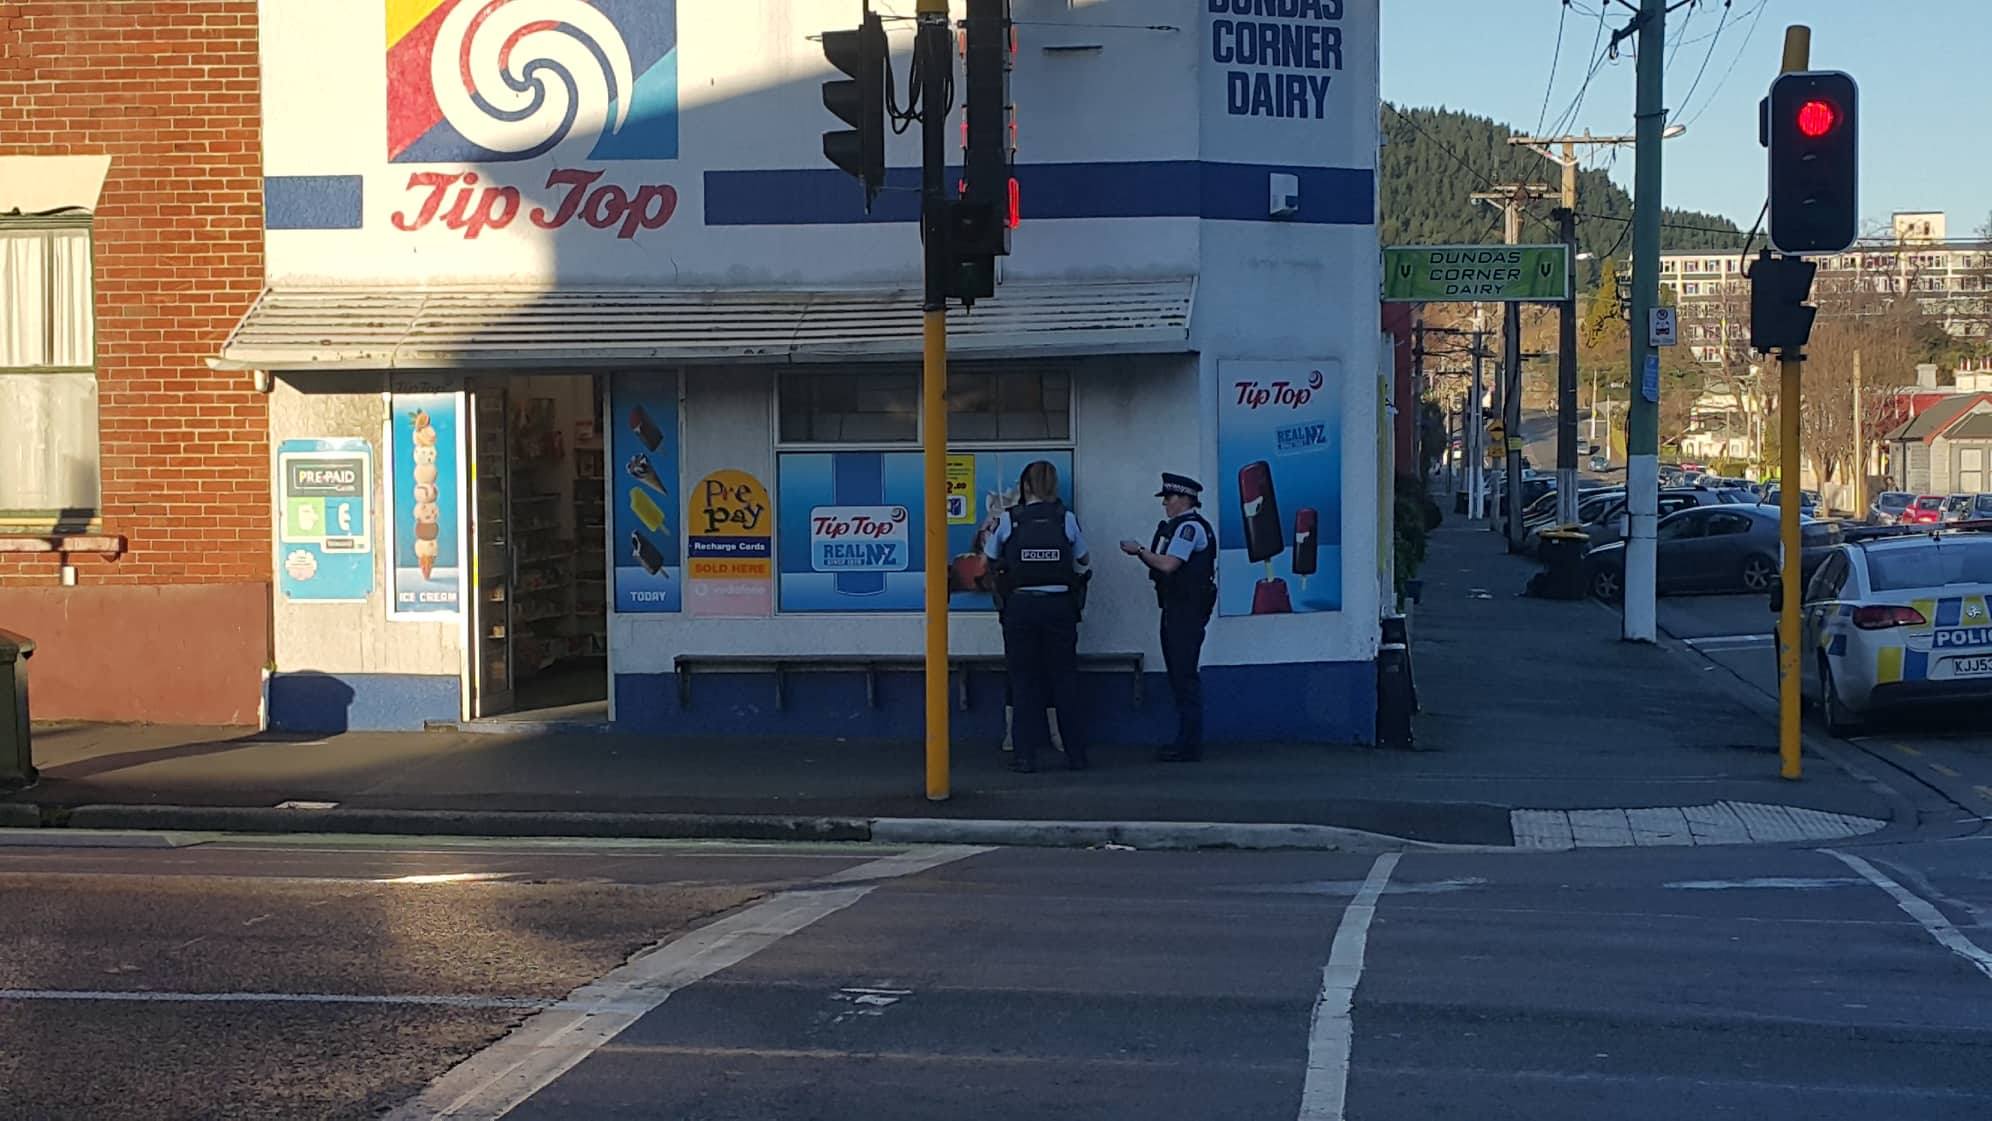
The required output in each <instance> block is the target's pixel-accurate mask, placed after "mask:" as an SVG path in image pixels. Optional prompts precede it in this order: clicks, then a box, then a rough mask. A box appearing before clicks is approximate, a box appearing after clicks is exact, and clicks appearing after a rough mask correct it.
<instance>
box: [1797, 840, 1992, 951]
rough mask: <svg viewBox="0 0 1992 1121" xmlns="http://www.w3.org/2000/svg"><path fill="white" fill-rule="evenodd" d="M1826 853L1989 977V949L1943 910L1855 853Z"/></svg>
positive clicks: (1940, 942)
mask: <svg viewBox="0 0 1992 1121" xmlns="http://www.w3.org/2000/svg"><path fill="white" fill-rule="evenodd" d="M1821 851H1822V852H1824V853H1825V854H1826V855H1828V856H1830V857H1832V858H1834V859H1835V860H1838V861H1839V862H1840V863H1842V864H1844V865H1846V866H1847V867H1849V868H1852V869H1853V870H1854V871H1856V872H1859V873H1860V874H1861V875H1862V876H1864V877H1866V878H1867V881H1868V882H1869V883H1871V884H1873V885H1874V886H1876V887H1878V888H1880V889H1881V890H1883V891H1885V892H1887V893H1888V894H1889V895H1890V896H1891V897H1893V898H1894V900H1895V905H1896V906H1898V907H1900V908H1902V910H1903V912H1904V913H1906V914H1907V915H1908V916H1909V917H1910V918H1912V919H1915V920H1916V921H1917V922H1919V923H1921V924H1923V929H1924V930H1927V931H1929V932H1930V937H1932V938H1934V939H1936V940H1937V943H1938V944H1939V945H1941V946H1943V947H1944V948H1945V949H1947V950H1949V951H1950V952H1952V953H1954V954H1956V955H1957V956H1959V957H1961V958H1963V959H1964V960H1966V961H1968V962H1970V963H1971V964H1973V965H1975V966H1977V967H1978V971H1979V972H1980V973H1983V974H1985V976H1987V977H1992V953H1987V952H1985V950H1984V949H1983V948H1981V947H1980V946H1979V945H1978V943H1976V942H1973V941H1972V940H1971V939H1969V938H1966V937H1965V936H1964V932H1963V931H1961V930H1959V929H1958V928H1957V927H1956V926H1954V925H1952V924H1951V921H1950V920H1949V919H1947V918H1945V917H1944V915H1943V912H1942V911H1939V910H1937V908H1936V907H1935V905H1933V904H1932V903H1931V902H1930V901H1929V900H1927V899H1924V898H1923V897H1922V896H1920V895H1917V894H1915V893H1914V892H1912V891H1910V890H1909V889H1908V888H1906V887H1903V886H1902V885H1901V884H1898V883H1896V882H1895V881H1894V880H1892V879H1889V878H1888V874H1887V873H1885V872H1883V871H1882V870H1881V869H1879V868H1876V867H1875V866H1874V865H1872V864H1869V863H1868V862H1867V861H1865V860H1862V859H1861V858H1860V857H1858V856H1851V855H1849V854H1847V853H1844V852H1835V851H1834V850H1832V849H1822V850H1821Z"/></svg>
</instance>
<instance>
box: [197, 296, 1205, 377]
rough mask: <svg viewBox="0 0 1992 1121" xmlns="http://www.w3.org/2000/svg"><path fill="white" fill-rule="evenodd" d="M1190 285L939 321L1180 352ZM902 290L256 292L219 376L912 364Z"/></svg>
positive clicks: (976, 350) (966, 339)
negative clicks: (744, 364) (727, 364)
mask: <svg viewBox="0 0 1992 1121" xmlns="http://www.w3.org/2000/svg"><path fill="white" fill-rule="evenodd" d="M1195 294H1196V281H1195V279H1194V278H1192V277H1180V278H1172V279H1162V280H1115V281H1097V282H1092V283H1068V284H1006V285H1004V286H1003V287H1002V288H1000V289H999V290H998V292H997V295H996V298H994V299H991V300H983V301H981V302H979V303H977V304H976V306H975V310H974V311H972V312H970V313H967V314H963V313H962V312H960V311H959V310H956V311H954V312H952V313H951V314H950V315H949V316H948V346H949V349H950V351H951V353H953V354H956V355H960V356H961V357H964V358H991V359H996V358H1035V357H1068V356H1084V355H1094V354H1180V353H1185V352H1187V351H1188V350H1189V349H1190V310H1191V305H1192V303H1193V302H1194V300H1195ZM920 345H921V316H920V293H919V292H918V291H915V290H912V289H896V290H885V289H872V290H845V291H763V292H749V291H737V290H727V291H714V292H695V291H678V290H667V289H654V288H653V289H597V290H576V289H566V290H563V291H557V292H542V291H524V290H494V289H484V288H453V289H423V290H419V291H417V290H408V289H397V288H352V287H340V288H286V287H277V288H270V289H266V290H265V291H264V292H263V294H262V295H261V296H260V297H258V298H257V300H256V303H255V306H253V307H251V308H250V309H249V312H248V314H246V315H244V316H243V317H242V322H241V323H239V324H237V325H236V328H235V330H234V332H233V333H232V334H230V335H229V337H228V341H227V342H226V343H224V344H223V345H222V349H221V356H220V358H219V359H216V360H214V361H212V362H211V363H210V364H211V365H213V366H214V367H215V368H216V369H223V370H307V369H309V370H359V369H365V370H416V369H420V370H437V369H476V370H529V371H545V370H552V369H600V368H620V367H629V366H651V365H659V364H671V363H716V362H755V363H812V362H865V361H901V360H908V359H917V358H918V357H919V355H920Z"/></svg>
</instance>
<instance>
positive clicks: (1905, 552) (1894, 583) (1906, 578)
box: [1868, 541, 1992, 592]
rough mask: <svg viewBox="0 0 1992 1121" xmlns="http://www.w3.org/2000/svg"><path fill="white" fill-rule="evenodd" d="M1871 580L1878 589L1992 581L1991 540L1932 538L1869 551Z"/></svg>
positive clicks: (1932, 586) (1933, 586)
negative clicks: (1933, 539)
mask: <svg viewBox="0 0 1992 1121" xmlns="http://www.w3.org/2000/svg"><path fill="white" fill-rule="evenodd" d="M1868 582H1869V583H1870V584H1872V585H1873V586H1874V590H1875V591H1877V592H1892V591H1900V590H1901V589H1903V588H1935V587H1941V586H1943V585H1946V584H1992V541H1941V542H1938V541H1932V542H1930V543H1929V544H1927V545H1918V546H1914V547H1900V546H1898V547H1896V548H1893V549H1876V550H1873V551H1872V552H1870V553H1868Z"/></svg>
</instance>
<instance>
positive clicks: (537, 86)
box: [384, 0, 678, 240]
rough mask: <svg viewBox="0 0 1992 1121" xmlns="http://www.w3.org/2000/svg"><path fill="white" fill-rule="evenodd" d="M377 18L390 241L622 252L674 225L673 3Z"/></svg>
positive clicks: (650, 0) (583, 1)
mask: <svg viewBox="0 0 1992 1121" xmlns="http://www.w3.org/2000/svg"><path fill="white" fill-rule="evenodd" d="M384 2H385V4H386V11H387V120H386V122H385V124H386V142H387V145H386V146H387V152H386V155H387V165H388V167H389V168H390V169H391V170H393V171H394V172H395V173H396V174H397V175H398V176H401V178H402V179H403V180H404V181H402V182H397V183H394V184H393V186H395V187H397V188H399V190H400V192H401V194H400V197H399V199H398V204H397V206H396V207H395V209H394V211H393V212H392V214H391V216H390V219H389V220H390V224H391V225H392V226H393V228H394V229H396V230H399V231H401V232H402V233H404V234H418V233H419V234H426V235H428V236H436V235H438V234H442V235H445V236H450V235H453V236H455V237H460V238H463V239H465V240H476V239H477V238H478V237H479V236H481V235H483V234H484V233H486V232H487V231H496V230H504V229H507V228H509V227H511V226H513V225H514V224H519V225H529V226H531V227H533V228H536V229H540V230H561V229H566V228H574V229H593V230H597V231H600V233H601V236H603V237H605V238H612V239H620V240H629V239H631V238H634V237H636V236H637V235H638V234H639V233H641V232H643V231H646V230H657V229H661V228H663V227H664V226H665V225H666V224H667V223H669V222H670V221H671V219H672V217H673V216H674V215H675V214H676V213H677V209H678V191H677V188H676V186H675V185H673V184H672V183H670V182H666V181H661V180H660V178H659V176H658V163H657V161H665V160H675V159H677V158H678V11H677V7H678V6H677V3H676V0H495V2H494V0H384ZM549 163H550V164H551V166H548V165H549ZM406 165H417V166H406ZM404 166H405V167H406V170H405V175H403V174H402V169H403V167H404ZM631 168H636V169H640V170H638V171H637V172H636V173H635V174H632V173H631V172H630V171H629V170H627V169H631Z"/></svg>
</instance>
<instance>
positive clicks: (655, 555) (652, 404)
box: [607, 374, 684, 615]
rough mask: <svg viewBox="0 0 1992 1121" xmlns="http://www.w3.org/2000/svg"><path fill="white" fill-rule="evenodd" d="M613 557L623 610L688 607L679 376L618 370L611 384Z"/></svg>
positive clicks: (661, 610) (618, 607)
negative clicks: (680, 521) (681, 561)
mask: <svg viewBox="0 0 1992 1121" xmlns="http://www.w3.org/2000/svg"><path fill="white" fill-rule="evenodd" d="M609 408H610V413H611V415H610V416H609V418H608V425H609V462H608V465H607V466H608V475H609V507H610V509H609V522H610V527H611V529H612V530H613V532H612V533H611V535H610V540H609V562H610V564H611V565H612V566H613V567H614V568H615V573H616V595H615V599H616V606H615V609H616V611H617V612H618V613H620V614H625V615H630V614H666V613H671V612H676V611H678V610H679V609H680V608H681V607H682V606H683V604H684V580H683V577H684V573H683V572H682V570H681V566H680V564H679V557H680V556H681V555H682V554H681V549H682V548H683V546H682V545H681V543H680V542H681V539H682V533H683V527H681V526H680V525H679V524H678V511H679V509H680V505H679V492H678V379H677V377H676V376H675V375H663V376H658V375H639V374H619V375H617V376H616V378H615V380H614V381H613V382H612V383H611V384H610V387H609Z"/></svg>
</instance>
